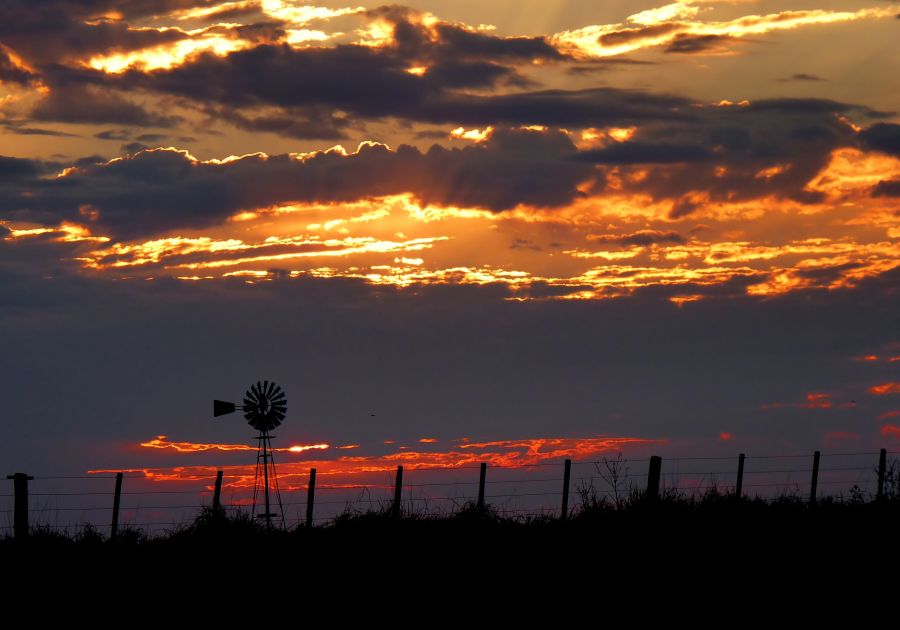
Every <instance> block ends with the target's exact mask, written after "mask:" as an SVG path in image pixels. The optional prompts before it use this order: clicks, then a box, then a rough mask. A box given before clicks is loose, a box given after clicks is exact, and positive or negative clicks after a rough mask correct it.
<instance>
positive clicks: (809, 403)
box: [761, 392, 834, 410]
mask: <svg viewBox="0 0 900 630" xmlns="http://www.w3.org/2000/svg"><path fill="white" fill-rule="evenodd" d="M833 397H834V395H833V394H830V393H828V392H810V393H808V394H807V395H806V400H805V401H804V402H800V403H780V402H776V403H766V404H764V405H761V408H762V409H764V410H769V409H783V408H785V407H792V408H794V409H831V408H832V407H834V400H833Z"/></svg>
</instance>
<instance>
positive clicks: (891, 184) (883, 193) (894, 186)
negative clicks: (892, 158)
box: [872, 179, 900, 197]
mask: <svg viewBox="0 0 900 630" xmlns="http://www.w3.org/2000/svg"><path fill="white" fill-rule="evenodd" d="M872 196H873V197H900V179H893V180H885V181H881V182H878V185H876V186H875V189H874V190H873V191H872Z"/></svg>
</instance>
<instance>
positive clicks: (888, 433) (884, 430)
mask: <svg viewBox="0 0 900 630" xmlns="http://www.w3.org/2000/svg"><path fill="white" fill-rule="evenodd" d="M881 435H883V436H884V437H891V438H900V426H897V425H895V424H886V425H884V426H883V427H881Z"/></svg>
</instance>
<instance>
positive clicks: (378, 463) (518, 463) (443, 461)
mask: <svg viewBox="0 0 900 630" xmlns="http://www.w3.org/2000/svg"><path fill="white" fill-rule="evenodd" d="M388 442H390V441H388ZM456 442H457V444H458V446H456V447H455V448H451V449H449V450H446V451H417V450H411V449H408V448H404V447H398V448H397V450H396V451H394V452H391V453H387V454H384V455H359V456H349V455H342V456H339V457H336V458H334V459H322V460H303V461H286V462H281V463H279V464H278V478H279V484H280V486H281V488H282V491H290V490H299V489H303V488H305V487H306V485H305V484H306V482H307V479H308V475H309V469H310V468H315V469H316V472H317V474H318V475H320V476H324V477H330V478H331V479H334V480H335V482H334V483H335V484H337V485H338V486H340V487H344V486H345V485H346V484H347V483H353V484H357V485H359V484H362V483H363V481H362V480H361V478H368V479H372V478H373V477H372V475H376V477H375V478H376V479H379V480H382V481H381V482H382V483H384V481H383V480H384V479H385V477H384V474H385V473H387V474H392V473H393V471H395V470H396V468H397V466H398V465H402V466H403V467H404V468H405V469H406V470H435V469H450V470H452V469H460V468H467V467H476V466H478V465H480V464H481V463H487V464H488V465H489V466H498V467H501V466H502V467H505V468H521V467H525V466H533V465H535V464H541V463H544V462H548V461H551V460H560V459H562V458H569V459H573V460H583V459H586V458H590V457H595V456H598V455H600V454H602V453H609V452H618V451H621V450H622V449H624V448H628V447H632V446H641V445H647V444H660V443H665V442H666V441H665V440H653V439H645V438H633V437H612V436H600V437H589V438H530V439H521V440H495V441H489V442H471V441H463V440H456ZM141 446H142V447H145V448H155V449H166V450H171V451H174V452H178V453H182V454H191V453H197V452H203V451H210V450H217V451H255V450H256V447H255V446H250V445H236V444H224V445H223V444H195V443H191V442H168V441H167V440H166V439H165V437H164V436H159V437H157V438H155V439H154V440H149V441H147V442H144V443H142V444H141ZM319 446H322V445H315V446H312V447H309V448H318V447H319ZM274 450H279V451H288V452H290V451H291V449H290V448H282V449H274ZM217 470H223V471H225V476H226V478H227V479H228V483H227V485H228V486H229V487H231V488H234V489H248V488H252V487H253V484H254V475H255V466H253V465H250V464H247V465H237V466H177V467H171V468H133V469H116V470H111V469H104V470H90V471H88V472H89V473H90V474H105V473H111V472H130V473H137V474H140V475H142V476H143V477H144V478H145V479H147V480H150V481H154V482H190V481H193V482H196V481H201V480H207V479H209V478H214V477H215V474H216V471H217ZM379 475H381V476H379ZM329 483H330V482H325V483H324V484H323V487H327V486H328V484H329ZM367 485H370V484H367Z"/></svg>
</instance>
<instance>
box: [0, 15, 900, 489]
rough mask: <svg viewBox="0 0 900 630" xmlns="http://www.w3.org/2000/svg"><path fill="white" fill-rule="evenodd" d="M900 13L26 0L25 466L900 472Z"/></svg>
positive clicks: (10, 260)
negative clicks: (274, 409)
mask: <svg viewBox="0 0 900 630" xmlns="http://www.w3.org/2000/svg"><path fill="white" fill-rule="evenodd" d="M898 14H900V3H898V2H891V1H888V0H865V1H852V0H848V1H838V0H834V1H830V0H795V1H781V2H770V1H768V0H726V1H717V0H680V1H677V2H673V3H670V4H665V3H664V2H652V1H630V2H623V1H608V2H583V1H574V0H573V1H569V0H490V1H485V0H479V1H475V0H454V1H452V2H450V1H446V0H421V1H417V2H416V1H413V2H410V3H409V4H408V5H401V4H395V5H389V6H385V5H382V4H380V3H377V2H365V1H357V2H354V3H349V4H348V3H342V2H333V1H327V0H321V1H320V2H317V3H307V2H302V1H300V0H238V1H233V2H220V1H217V0H42V1H41V2H32V1H27V0H0V344H2V346H0V374H2V382H0V392H2V394H3V401H4V405H3V412H2V440H0V461H2V462H3V464H4V466H5V467H6V469H7V470H6V473H5V474H8V473H12V472H15V471H20V470H21V471H24V472H29V473H32V474H51V473H54V472H59V473H62V472H69V473H76V474H77V473H85V472H87V471H114V470H123V469H125V470H132V471H153V473H152V474H155V475H158V476H162V477H165V475H167V474H176V476H177V475H188V476H189V475H190V474H192V473H191V470H193V469H191V467H194V466H199V467H212V468H215V467H222V466H224V465H244V464H247V463H252V461H253V459H252V458H253V456H254V454H253V453H252V452H248V450H247V449H251V450H252V449H255V442H254V440H253V435H254V434H253V432H252V430H251V429H250V427H249V426H247V424H246V423H245V422H244V421H243V419H242V418H241V417H240V415H239V414H236V415H232V416H225V417H222V418H218V419H213V418H212V409H211V401H212V399H213V398H220V399H224V400H234V401H239V400H240V398H241V396H242V394H243V392H244V390H245V389H246V388H247V387H248V386H249V385H250V384H251V383H253V382H255V381H257V380H262V379H269V380H274V381H276V382H277V383H279V384H280V385H281V386H282V387H283V389H284V390H285V392H286V394H287V398H288V417H287V420H286V421H285V424H284V425H283V426H282V427H281V428H279V429H278V431H277V432H276V435H277V439H276V440H275V446H276V447H278V448H281V449H284V450H282V451H280V452H278V453H277V456H278V457H279V461H281V462H284V464H285V466H286V467H287V468H286V470H292V468H291V466H293V467H294V468H293V470H296V471H298V474H299V472H302V471H305V470H308V468H309V466H310V465H311V462H315V465H317V466H319V468H320V469H321V470H323V471H324V472H326V474H327V472H328V471H331V472H334V473H335V474H337V473H340V474H345V475H351V476H352V475H353V474H357V473H359V474H362V473H366V472H369V473H371V472H372V471H382V470H383V471H387V470H390V469H392V468H393V467H395V466H396V465H397V464H398V463H399V464H405V465H407V466H409V467H411V468H413V469H414V468H415V467H416V466H429V465H442V466H443V465H449V466H471V465H477V464H478V463H479V462H481V461H488V462H490V463H492V464H498V465H504V464H505V465H516V464H517V463H539V462H544V461H558V460H559V459H560V458H563V457H572V458H574V459H576V460H577V459H585V458H591V457H598V456H602V455H608V454H610V453H615V452H617V451H619V450H623V451H625V452H626V453H633V454H635V456H642V457H643V456H647V455H649V454H651V453H652V454H661V455H664V456H665V455H719V454H727V455H731V454H736V453H738V452H747V453H748V454H751V453H757V454H777V453H806V452H811V451H812V450H814V449H822V450H826V451H829V450H831V451H849V452H858V451H869V450H872V449H878V448H881V447H887V448H892V449H895V450H897V449H900V269H898V268H900V244H898V239H900V81H898V78H897V77H898V76H900V19H898V17H900V15H898ZM291 447H294V448H291ZM305 447H313V448H305ZM197 470H201V471H202V470H205V468H199V469H197ZM162 477H161V478H162Z"/></svg>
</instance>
